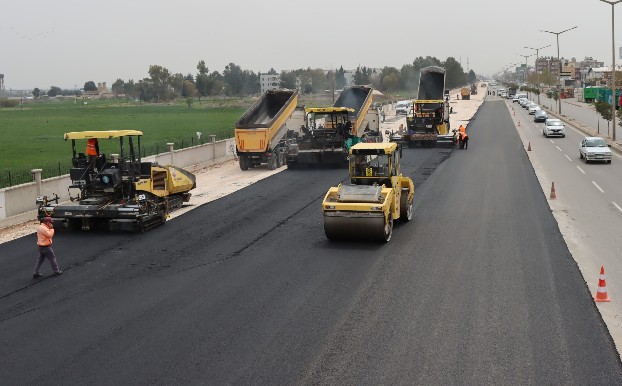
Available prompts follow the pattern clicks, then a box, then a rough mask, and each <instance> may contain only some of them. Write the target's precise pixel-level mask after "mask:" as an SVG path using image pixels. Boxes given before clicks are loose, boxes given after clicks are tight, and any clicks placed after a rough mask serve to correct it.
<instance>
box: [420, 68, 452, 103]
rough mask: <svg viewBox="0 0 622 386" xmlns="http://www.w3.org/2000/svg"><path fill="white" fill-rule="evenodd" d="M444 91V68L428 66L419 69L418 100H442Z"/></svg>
mask: <svg viewBox="0 0 622 386" xmlns="http://www.w3.org/2000/svg"><path fill="white" fill-rule="evenodd" d="M444 91H445V69H444V68H442V67H436V66H429V67H424V68H422V69H421V75H420V77H419V92H418V94H417V99H418V100H443V92H444Z"/></svg>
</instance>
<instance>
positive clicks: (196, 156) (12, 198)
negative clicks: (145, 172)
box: [0, 136, 235, 228]
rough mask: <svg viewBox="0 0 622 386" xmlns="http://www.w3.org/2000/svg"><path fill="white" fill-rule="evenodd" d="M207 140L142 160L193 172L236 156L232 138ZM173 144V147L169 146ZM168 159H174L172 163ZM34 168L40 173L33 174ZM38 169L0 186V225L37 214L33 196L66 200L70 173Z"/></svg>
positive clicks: (8, 224) (3, 226)
mask: <svg viewBox="0 0 622 386" xmlns="http://www.w3.org/2000/svg"><path fill="white" fill-rule="evenodd" d="M210 140H211V141H210V142H209V143H205V144H203V145H197V146H192V147H188V148H185V149H179V150H174V149H173V151H172V152H171V151H168V152H166V153H161V154H158V155H155V156H149V157H145V158H143V161H145V162H157V163H159V164H160V165H170V164H173V165H175V166H179V167H182V168H186V169H188V170H190V171H192V172H195V171H197V170H200V169H202V168H205V167H208V166H211V165H213V164H217V163H222V162H225V161H227V160H230V159H232V158H233V157H235V140H234V139H233V138H230V139H225V140H221V141H216V139H215V136H214V137H211V138H210ZM171 148H172V147H171ZM171 159H173V160H174V163H171ZM36 170H39V172H38V173H39V177H38V179H37V178H36V174H37V172H36ZM40 173H41V172H40V169H35V170H33V182H29V183H26V184H21V185H16V186H12V187H10V188H4V189H0V228H6V227H9V226H12V225H16V224H20V223H23V222H25V221H29V220H34V219H35V218H36V216H37V204H36V198H37V196H38V195H42V196H48V197H51V196H53V195H54V194H57V195H58V196H59V198H60V201H61V202H64V201H69V190H68V187H69V185H70V184H71V180H70V179H69V175H68V174H66V175H63V176H59V177H53V178H47V179H45V180H41V179H40Z"/></svg>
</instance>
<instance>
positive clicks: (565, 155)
mask: <svg viewBox="0 0 622 386" xmlns="http://www.w3.org/2000/svg"><path fill="white" fill-rule="evenodd" d="M564 157H566V158H567V159H568V161H570V162H572V159H571V158H570V157H568V154H564Z"/></svg>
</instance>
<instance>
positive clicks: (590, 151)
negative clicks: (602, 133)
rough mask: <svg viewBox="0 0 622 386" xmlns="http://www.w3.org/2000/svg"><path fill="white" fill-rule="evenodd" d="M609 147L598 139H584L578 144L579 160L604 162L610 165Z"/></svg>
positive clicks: (602, 140)
mask: <svg viewBox="0 0 622 386" xmlns="http://www.w3.org/2000/svg"><path fill="white" fill-rule="evenodd" d="M610 146H611V145H609V144H607V142H605V140H604V139H602V138H600V137H585V138H583V140H582V141H581V142H580V143H579V158H581V159H583V160H585V163H588V162H589V161H605V162H607V163H611V149H609V147H610Z"/></svg>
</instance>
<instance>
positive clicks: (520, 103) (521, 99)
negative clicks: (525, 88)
mask: <svg viewBox="0 0 622 386" xmlns="http://www.w3.org/2000/svg"><path fill="white" fill-rule="evenodd" d="M525 102H527V98H518V104H519V105H521V107H522V106H523V103H525Z"/></svg>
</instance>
